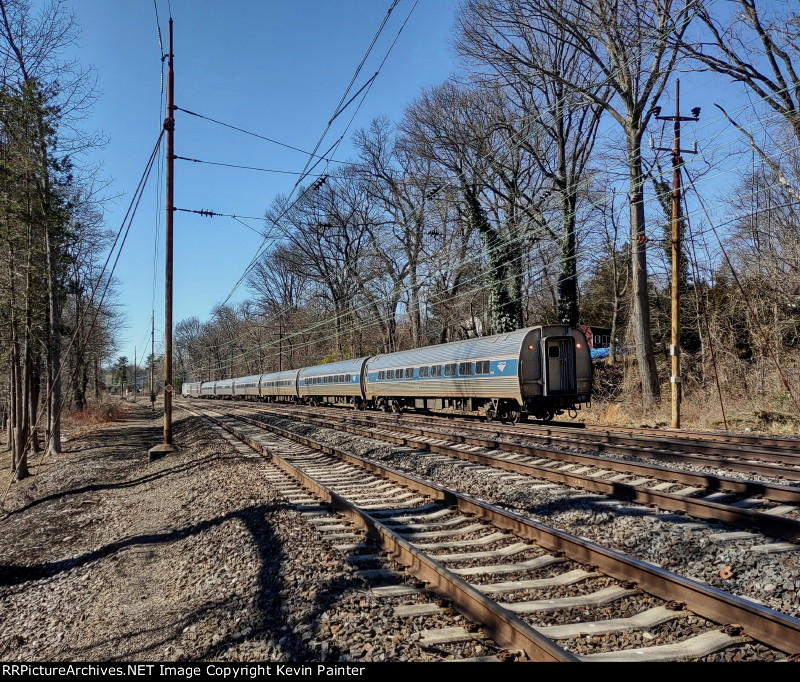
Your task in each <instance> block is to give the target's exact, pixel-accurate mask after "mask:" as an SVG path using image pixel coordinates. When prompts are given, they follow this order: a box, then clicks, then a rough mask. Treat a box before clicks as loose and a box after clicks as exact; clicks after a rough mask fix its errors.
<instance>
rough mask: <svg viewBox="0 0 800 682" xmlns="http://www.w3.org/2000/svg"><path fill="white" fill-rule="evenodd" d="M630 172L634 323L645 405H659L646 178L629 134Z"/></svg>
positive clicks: (635, 136) (638, 149)
mask: <svg viewBox="0 0 800 682" xmlns="http://www.w3.org/2000/svg"><path fill="white" fill-rule="evenodd" d="M627 143H628V172H629V180H630V209H631V279H632V281H633V287H632V289H633V305H632V306H631V324H632V327H633V340H634V343H635V345H636V359H637V361H638V363H639V377H640V379H641V382H642V402H643V403H644V406H645V407H647V406H650V405H652V404H653V403H657V402H658V401H659V400H660V398H661V389H660V386H659V383H658V372H657V370H656V359H655V356H654V355H653V341H652V338H651V336H650V301H649V299H648V295H647V294H648V292H647V248H646V247H647V241H646V239H647V237H646V235H645V220H644V201H643V199H644V197H643V190H644V180H645V178H644V175H643V173H642V156H641V135H639V134H630V133H629V134H628V139H627Z"/></svg>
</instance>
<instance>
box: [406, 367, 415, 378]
mask: <svg viewBox="0 0 800 682" xmlns="http://www.w3.org/2000/svg"><path fill="white" fill-rule="evenodd" d="M413 376H414V368H413V367H406V379H411V378H413Z"/></svg>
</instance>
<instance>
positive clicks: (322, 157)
mask: <svg viewBox="0 0 800 682" xmlns="http://www.w3.org/2000/svg"><path fill="white" fill-rule="evenodd" d="M175 111H182V112H183V113H184V114H188V115H190V116H196V117H197V118H202V119H204V120H206V121H210V122H211V123H216V124H217V125H221V126H224V127H225V128H231V129H232V130H238V131H239V132H240V133H244V134H245V135H251V136H253V137H257V138H259V139H261V140H265V141H266V142H271V143H272V144H276V145H278V146H279V147H285V148H286V149H292V150H293V151H296V152H300V153H301V154H306V155H309V156H313V157H314V158H319V159H324V158H325V157H324V156H317V155H316V154H313V153H312V152H309V151H307V150H305V149H301V148H300V147H295V146H294V145H291V144H287V143H286V142H281V141H279V140H275V139H273V138H271V137H267V136H266V135H262V134H260V133H254V132H253V131H252V130H247V129H245V128H240V127H239V126H235V125H232V124H231V123H225V122H224V121H219V120H217V119H215V118H211V117H210V116H205V115H203V114H198V113H197V112H195V111H189V109H184V108H183V107H179V106H176V107H175ZM329 161H330V162H331V163H345V162H344V161H336V160H335V159H329ZM300 174H302V172H301V171H298V175H300Z"/></svg>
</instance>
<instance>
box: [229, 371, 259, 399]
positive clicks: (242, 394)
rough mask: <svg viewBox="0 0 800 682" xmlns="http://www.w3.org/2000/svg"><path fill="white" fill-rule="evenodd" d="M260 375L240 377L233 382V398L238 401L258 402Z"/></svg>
mask: <svg viewBox="0 0 800 682" xmlns="http://www.w3.org/2000/svg"><path fill="white" fill-rule="evenodd" d="M260 380H261V375H260V374H256V375H255V376H250V377H240V378H238V379H234V380H233V396H234V397H235V398H236V399H237V400H239V399H243V400H258V398H259V396H260V393H259V383H260Z"/></svg>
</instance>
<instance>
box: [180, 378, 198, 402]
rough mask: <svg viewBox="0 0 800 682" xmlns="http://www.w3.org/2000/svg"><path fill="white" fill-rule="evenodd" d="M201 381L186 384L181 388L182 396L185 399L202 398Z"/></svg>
mask: <svg viewBox="0 0 800 682" xmlns="http://www.w3.org/2000/svg"><path fill="white" fill-rule="evenodd" d="M200 384H201V382H200V381H192V382H188V383H184V384H183V385H182V386H181V396H182V397H184V398H199V397H200Z"/></svg>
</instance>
